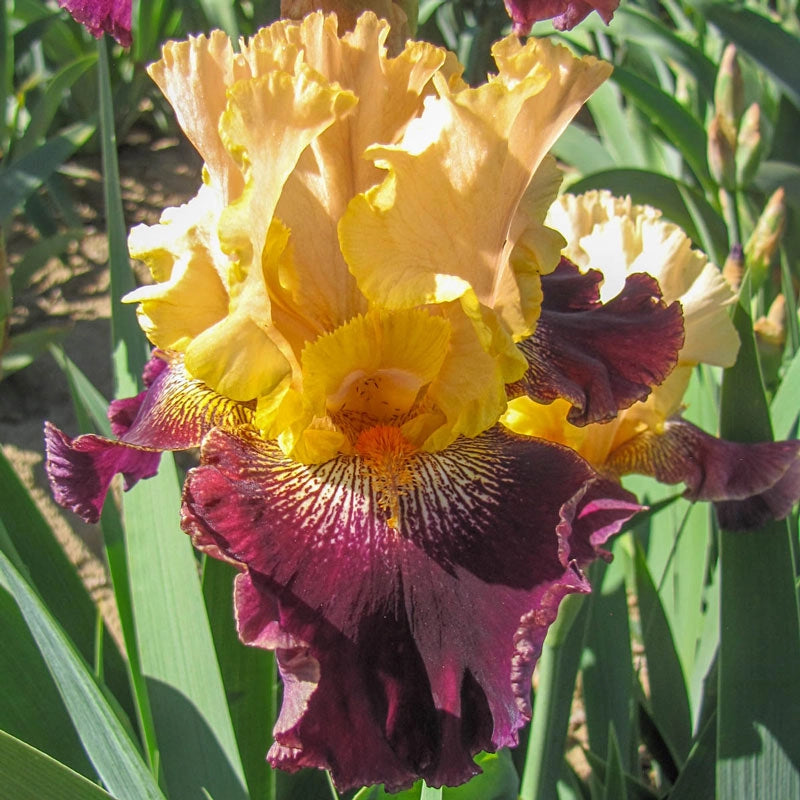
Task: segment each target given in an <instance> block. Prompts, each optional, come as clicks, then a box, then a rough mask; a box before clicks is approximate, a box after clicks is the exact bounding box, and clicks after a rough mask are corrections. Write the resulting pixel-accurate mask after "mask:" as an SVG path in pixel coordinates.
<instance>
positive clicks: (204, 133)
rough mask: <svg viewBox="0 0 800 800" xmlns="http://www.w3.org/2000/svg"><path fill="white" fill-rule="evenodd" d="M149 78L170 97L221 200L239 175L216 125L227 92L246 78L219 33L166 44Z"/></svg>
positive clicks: (238, 184)
mask: <svg viewBox="0 0 800 800" xmlns="http://www.w3.org/2000/svg"><path fill="white" fill-rule="evenodd" d="M148 72H149V74H150V77H151V78H152V79H153V80H154V81H155V82H156V83H157V84H158V87H159V88H160V89H161V91H162V92H163V93H164V96H165V97H166V98H167V100H169V102H170V104H171V105H172V107H173V109H174V110H175V116H176V117H177V119H178V124H179V125H180V126H181V128H183V130H184V132H185V133H186V136H187V137H188V138H189V141H190V142H191V143H192V144H193V145H194V146H195V147H196V148H197V152H198V153H200V155H201V156H202V157H203V160H204V161H205V162H206V168H207V170H208V174H209V176H210V180H211V182H212V184H213V185H214V186H215V187H216V188H217V190H218V191H219V192H220V193H221V194H222V195H223V196H224V198H225V199H229V198H232V197H236V196H237V195H238V194H239V192H240V191H241V189H242V185H243V184H242V176H241V173H240V172H239V169H238V167H237V165H236V164H235V163H234V161H233V159H232V158H231V156H230V154H229V153H228V151H227V149H226V148H225V146H224V145H223V143H222V139H221V138H220V135H219V131H218V126H219V119H220V116H221V115H222V112H223V111H224V110H225V106H226V104H227V97H226V91H227V89H228V87H229V86H231V85H232V84H233V83H234V81H235V80H238V79H239V78H242V77H245V74H244V73H243V72H242V68H241V66H240V65H239V64H238V63H237V61H236V60H235V59H234V55H233V48H232V47H231V42H230V39H228V37H227V36H226V35H225V34H224V33H223V32H222V31H213V32H212V33H211V35H210V36H197V37H195V36H190V37H189V39H188V41H185V42H167V44H165V45H164V48H163V50H162V55H161V59H160V60H159V61H156V62H155V64H152V65H151V66H150V67H149V69H148Z"/></svg>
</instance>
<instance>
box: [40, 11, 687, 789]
mask: <svg viewBox="0 0 800 800" xmlns="http://www.w3.org/2000/svg"><path fill="white" fill-rule="evenodd" d="M387 33H388V26H387V24H386V23H385V22H382V21H379V20H378V19H377V18H376V17H375V16H374V15H372V14H365V15H364V16H362V17H361V18H360V20H359V22H358V24H357V26H356V28H355V30H354V31H353V32H352V33H348V34H345V35H344V36H342V37H340V36H339V35H338V34H337V25H336V19H335V17H325V16H323V15H321V14H312V15H310V16H308V17H307V18H305V19H304V20H303V21H301V22H289V21H282V22H278V23H275V24H274V25H272V26H271V27H269V28H266V29H264V30H262V31H260V32H259V33H258V34H257V35H256V36H255V37H253V38H252V39H251V40H249V41H246V42H243V43H242V44H241V50H240V52H239V54H236V55H234V53H233V50H232V47H231V43H230V42H229V40H228V39H227V37H226V36H224V35H223V34H222V33H219V32H217V33H213V34H212V35H211V36H210V37H208V38H206V37H199V38H192V39H190V40H189V41H185V42H179V43H170V44H168V45H167V46H166V47H165V49H164V53H163V57H162V59H161V60H160V61H159V62H158V63H156V64H155V65H153V66H152V67H151V75H152V76H153V78H154V79H155V81H156V82H157V83H158V85H159V86H160V87H161V89H162V90H163V91H164V93H165V95H166V96H167V98H168V100H169V101H170V102H171V103H172V105H173V107H174V109H175V112H176V114H177V117H178V120H179V122H180V124H181V126H182V127H183V129H184V131H185V132H186V134H187V135H188V137H189V138H190V139H191V141H192V142H193V143H194V145H195V146H196V148H197V149H198V151H199V152H200V154H201V155H202V157H203V159H204V161H205V168H204V171H203V185H202V186H201V188H200V190H199V191H198V193H197V195H196V197H194V198H193V199H192V200H190V201H189V202H188V203H187V204H186V205H185V206H182V207H180V208H172V209H168V210H166V211H165V212H164V214H163V216H162V219H161V222H160V224H158V225H155V226H153V227H144V226H140V227H139V228H136V229H134V231H133V232H132V234H131V237H130V246H131V250H132V252H133V253H134V255H136V256H138V257H139V258H142V259H143V260H144V261H146V262H147V264H148V265H149V267H150V269H151V271H152V274H153V277H154V279H155V284H154V285H152V286H147V287H143V288H140V289H137V290H136V291H134V292H133V293H132V294H131V295H129V296H128V297H127V298H126V299H127V300H128V301H129V302H136V303H138V304H139V318H140V321H141V324H142V327H143V328H144V330H145V332H146V333H147V335H148V337H149V339H150V341H151V342H152V343H153V344H154V345H155V347H156V348H157V349H156V350H155V352H154V355H153V358H152V360H151V361H150V363H149V365H148V369H147V372H146V375H145V384H146V389H145V391H144V392H142V394H140V395H139V396H138V397H136V398H131V399H128V400H122V401H117V402H115V403H113V404H112V407H111V418H112V423H113V426H114V432H115V434H116V435H117V436H118V437H119V438H118V439H116V440H108V439H103V438H101V437H98V436H92V435H87V436H81V437H78V438H76V439H74V440H73V439H70V438H69V437H67V436H66V435H65V434H63V433H62V432H60V431H58V430H57V429H55V428H54V427H52V426H48V428H47V446H48V459H49V461H48V470H49V475H50V478H51V482H52V485H53V489H54V493H55V495H56V497H57V499H58V500H59V501H60V502H61V503H62V504H63V505H65V506H67V507H70V508H72V509H74V510H75V511H77V512H78V513H79V514H81V515H82V516H83V517H84V518H85V519H89V520H96V519H97V517H98V515H99V512H100V507H101V505H102V502H103V499H104V497H105V494H106V491H107V489H108V486H109V484H110V481H111V479H112V477H113V475H114V474H116V473H122V474H123V475H124V477H125V479H126V483H127V485H131V484H133V483H135V482H136V481H137V480H138V479H140V478H144V477H148V476H149V475H152V474H153V472H154V471H155V469H156V467H157V460H158V454H159V452H160V451H162V450H167V449H169V450H174V449H180V448H188V447H194V446H197V445H201V462H200V466H199V467H197V468H196V469H194V470H192V471H191V472H190V474H189V476H188V477H187V481H186V485H185V487H184V502H183V514H182V520H183V527H184V529H185V530H186V531H187V532H188V533H189V534H191V535H192V537H193V540H194V543H195V544H196V546H197V547H199V548H201V549H202V550H204V551H205V552H207V553H208V554H209V555H211V556H214V557H217V558H222V559H226V560H228V561H230V562H232V563H234V564H235V565H236V566H237V567H238V568H239V569H240V574H239V575H238V577H237V579H236V584H235V606H236V614H237V623H238V628H239V633H240V636H241V638H242V640H243V641H244V642H246V643H248V644H251V645H255V646H259V647H264V648H269V649H272V650H275V651H276V654H277V659H278V664H279V667H280V671H281V675H282V678H283V681H284V700H283V707H282V710H281V713H280V717H279V719H278V721H277V724H276V727H275V731H274V734H275V739H276V741H275V744H274V745H273V746H272V748H271V750H270V752H269V760H270V761H271V762H272V763H273V764H275V765H277V766H280V767H284V768H287V769H290V770H294V769H299V768H301V767H305V766H314V767H326V768H328V769H330V770H331V773H332V775H333V777H334V780H335V781H336V782H337V784H338V785H339V786H341V787H342V788H346V787H351V786H357V785H362V784H368V783H375V782H385V783H386V784H387V785H388V786H390V787H395V788H396V787H400V786H404V785H408V784H409V783H410V782H411V781H413V780H414V779H416V778H417V777H419V776H422V777H424V778H425V779H426V780H427V781H428V782H429V783H431V784H433V785H441V784H443V783H446V784H450V785H453V784H458V783H460V782H462V781H464V780H466V779H467V778H469V777H470V776H471V775H472V774H474V773H475V772H476V771H477V768H476V767H475V765H474V764H473V761H472V756H473V755H474V754H475V753H476V752H478V751H479V750H482V749H484V750H495V749H496V748H498V747H502V746H505V745H513V744H515V743H516V741H517V735H518V731H519V729H520V727H521V726H522V725H523V724H524V723H525V722H526V721H527V720H528V718H529V716H530V706H529V693H530V677H531V672H532V670H533V665H534V663H535V661H536V658H537V657H538V654H539V652H540V649H541V645H542V641H543V639H544V636H545V633H546V631H547V628H548V626H549V625H550V623H551V622H552V621H553V619H554V618H555V616H556V612H557V609H558V605H559V602H560V601H561V599H562V598H563V597H564V596H565V595H566V594H567V593H570V592H585V591H588V589H589V587H588V584H587V582H586V580H585V578H584V576H583V574H582V572H581V566H582V565H584V564H585V563H586V562H588V561H590V560H591V559H593V558H594V557H595V555H596V553H597V551H598V548H599V547H600V546H601V545H602V544H603V542H604V541H605V540H606V539H607V538H608V537H609V536H610V535H611V534H613V533H614V532H616V531H618V530H619V528H620V527H621V525H622V524H623V523H624V522H625V520H627V519H628V518H629V517H630V516H631V514H633V513H634V512H635V511H636V510H637V509H638V505H637V504H636V502H635V498H633V497H632V496H631V495H630V494H629V493H627V492H626V491H624V490H623V489H621V488H620V487H619V485H618V484H617V483H616V482H615V481H610V480H607V479H605V478H604V477H602V476H601V475H599V474H598V473H597V472H596V471H595V470H594V469H593V468H592V467H591V466H590V465H589V464H588V463H587V462H586V461H585V460H584V459H583V458H581V457H580V456H579V455H578V454H577V453H576V452H575V451H574V450H572V449H570V448H567V447H564V446H562V445H559V444H552V443H549V442H546V441H542V440H538V439H533V438H530V437H523V436H519V435H517V434H513V433H511V432H509V431H508V430H507V429H506V428H504V427H503V426H501V425H500V424H499V423H498V420H499V418H500V416H501V414H502V413H503V412H504V411H505V409H506V403H507V392H508V391H509V387H511V388H513V390H514V392H516V393H519V392H520V391H527V390H526V389H524V388H520V387H521V386H523V384H524V386H527V387H529V389H530V391H532V392H533V393H534V394H535V395H536V396H537V397H538V396H543V395H553V396H561V395H563V394H564V393H566V394H567V396H569V397H570V399H571V401H572V402H573V405H574V406H575V408H576V414H577V415H578V416H579V417H580V419H581V421H583V422H586V423H590V422H592V421H594V420H596V419H606V418H609V417H612V416H613V415H614V414H615V413H616V412H617V409H618V408H620V407H624V406H626V405H629V404H630V403H632V402H634V401H636V400H641V399H644V398H645V397H646V396H647V395H648V393H649V391H650V387H651V386H652V385H654V384H656V383H658V382H660V381H661V380H662V379H663V378H664V377H666V375H667V374H668V373H669V371H670V370H671V369H672V367H673V366H674V364H675V362H676V358H677V352H678V349H679V347H680V345H681V343H682V341H683V324H682V318H681V313H680V308H679V306H678V304H676V303H672V304H667V303H665V302H663V300H662V299H661V296H660V292H659V290H658V287H657V284H656V282H655V281H654V280H653V279H652V278H649V277H647V276H642V275H639V276H634V277H633V278H632V279H630V280H628V281H627V282H626V283H625V285H624V286H623V288H622V291H621V292H620V295H619V297H618V299H617V300H616V301H614V302H612V303H611V304H609V305H608V306H603V305H602V304H601V303H599V302H598V301H597V298H596V297H590V296H589V295H590V294H591V293H588V294H587V292H586V290H585V289H586V287H585V278H584V277H583V276H581V275H580V273H578V271H577V270H575V269H574V268H569V267H567V268H566V270H565V268H564V267H559V266H558V265H559V261H560V251H561V248H562V247H563V245H564V241H563V239H562V237H561V236H560V235H559V234H557V233H556V232H554V231H553V230H551V229H549V228H547V227H545V225H544V224H543V223H544V217H545V214H546V211H547V208H548V206H549V205H550V204H551V202H552V200H553V199H554V196H555V192H556V190H557V187H558V183H559V175H558V172H557V170H556V169H555V166H554V163H553V161H552V159H550V158H549V157H547V155H546V154H547V151H548V149H549V148H550V146H551V145H552V144H553V142H554V141H555V140H556V138H557V137H558V136H559V134H560V133H561V131H562V130H563V128H564V127H565V126H566V124H567V123H568V122H569V120H570V119H571V118H572V116H573V115H574V114H575V113H576V112H577V110H578V109H579V107H580V105H581V104H582V103H583V102H584V100H585V99H586V97H588V95H589V94H590V93H591V92H592V91H593V90H594V89H595V88H596V87H597V86H598V85H599V83H601V82H602V81H603V80H604V79H605V77H606V76H607V75H608V72H609V70H610V68H609V67H608V66H607V65H605V64H603V63H600V62H598V61H596V60H595V59H593V58H590V57H586V58H582V59H577V58H575V57H573V56H572V55H571V54H570V53H569V52H568V51H567V50H566V49H564V48H562V47H559V46H557V45H554V44H551V43H548V42H536V41H530V42H528V43H527V44H526V45H525V46H524V47H523V46H522V45H521V44H520V43H519V41H518V40H517V39H516V38H514V37H509V38H507V39H504V40H503V41H501V42H499V43H498V44H497V45H495V47H494V57H495V60H496V62H497V68H498V73H497V75H496V76H493V77H491V78H490V79H489V81H488V82H487V83H486V84H484V85H482V86H479V87H477V88H469V87H467V86H466V85H465V84H464V83H463V81H462V80H461V79H460V77H459V74H460V70H461V68H460V66H459V65H458V64H457V62H456V61H455V59H454V57H453V56H452V55H451V54H449V53H447V52H446V51H444V50H442V49H439V48H437V47H433V46H432V45H429V44H426V43H422V42H410V43H408V44H407V46H406V48H405V49H404V50H403V52H401V53H400V54H399V55H398V56H397V57H395V58H387V56H386V53H385V51H384V48H383V43H384V41H385V39H386V36H387ZM557 267H558V268H557ZM551 292H553V293H554V294H555V295H557V296H558V297H560V298H561V299H562V300H563V302H564V304H565V313H564V314H562V315H560V317H558V318H553V319H551V320H550V322H549V323H548V324H547V325H546V326H539V325H538V324H537V323H538V321H539V319H540V313H541V316H542V319H544V318H545V312H544V311H542V297H543V296H544V297H545V298H547V297H548V296H549V294H550V293H551ZM545 306H546V303H545ZM551 316H552V315H551ZM580 331H582V332H583V333H582V335H583V337H584V338H587V337H588V338H590V339H591V341H592V343H593V344H592V351H591V353H590V354H585V353H584V352H583V351H582V350H580V348H578V350H577V351H576V352H575V353H574V354H573V355H574V358H573V359H572V361H571V362H569V361H563V363H560V364H559V365H557V366H556V367H555V368H553V369H549V368H545V369H541V368H538V367H536V366H535V365H534V364H533V360H532V358H531V356H532V355H535V354H536V353H549V352H553V353H556V352H560V348H561V346H562V342H566V343H567V344H568V345H569V343H571V342H574V340H575V337H576V336H578V335H580ZM632 331H635V332H636V335H635V337H634V338H633V341H632V342H630V343H626V345H625V347H624V348H621V347H620V341H621V339H631V333H632ZM570 346H571V345H570ZM598 364H599V365H601V371H602V372H603V377H602V378H597V377H596V376H594V375H592V374H591V370H592V369H593V368H594V367H595V366H596V365H598ZM587 376H590V379H587ZM576 387H577V388H576Z"/></svg>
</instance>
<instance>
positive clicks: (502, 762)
mask: <svg viewBox="0 0 800 800" xmlns="http://www.w3.org/2000/svg"><path fill="white" fill-rule="evenodd" d="M475 763H476V764H477V765H478V766H479V767H480V768H481V769H482V770H483V773H482V774H481V775H476V776H475V777H474V778H472V780H470V781H468V782H467V783H465V784H463V786H453V787H451V786H445V787H444V789H442V800H517V797H518V796H519V776H518V775H517V771H516V769H515V768H514V762H513V761H512V760H511V753H510V751H509V750H508V749H507V748H503V749H502V750H499V751H498V752H497V753H479V754H478V756H477V757H476V758H475ZM423 798H424V795H423Z"/></svg>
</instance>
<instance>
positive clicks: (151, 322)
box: [123, 186, 228, 352]
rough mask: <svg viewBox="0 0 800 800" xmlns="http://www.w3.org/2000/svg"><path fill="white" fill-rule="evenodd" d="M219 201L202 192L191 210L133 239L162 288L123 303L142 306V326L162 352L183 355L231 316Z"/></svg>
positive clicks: (145, 289)
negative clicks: (219, 233)
mask: <svg viewBox="0 0 800 800" xmlns="http://www.w3.org/2000/svg"><path fill="white" fill-rule="evenodd" d="M219 211H220V209H219V208H218V202H217V195H216V193H215V192H214V190H213V189H212V188H211V187H209V186H203V187H201V189H200V191H199V192H198V193H197V196H196V197H194V198H193V199H192V200H190V201H189V202H188V203H187V204H186V205H183V206H180V207H179V208H170V209H167V210H166V211H165V212H164V213H163V214H162V215H161V222H160V223H159V224H158V225H152V226H149V225H138V226H137V227H135V228H134V229H133V230H132V231H131V234H130V236H129V238H128V246H129V248H130V253H131V255H132V256H133V257H134V258H140V259H142V260H143V261H144V262H145V263H146V264H147V266H148V267H149V269H150V273H151V274H152V276H153V278H154V279H155V280H156V281H158V283H156V284H154V285H151V286H142V287H140V288H139V289H136V290H135V291H133V292H130V293H129V294H128V295H126V296H125V297H124V298H123V302H125V303H139V304H140V305H139V308H138V310H137V313H138V316H139V324H140V325H141V326H142V329H143V330H144V332H145V333H146V334H147V337H148V338H149V339H150V341H151V342H152V343H153V344H154V345H155V346H156V347H160V348H161V349H162V350H172V351H179V352H180V351H184V350H185V349H186V347H187V346H188V345H189V343H190V342H191V340H192V339H193V338H194V337H195V336H199V335H200V334H201V333H202V332H203V331H205V330H206V329H207V328H210V327H211V326H212V325H214V324H216V323H217V322H219V321H220V320H221V319H223V318H224V317H225V315H226V314H227V312H228V292H227V290H226V288H225V283H224V280H225V274H226V271H227V266H228V264H227V262H228V258H227V256H225V254H224V253H223V252H222V251H221V250H220V248H219V241H218V240H217V235H216V226H217V223H218V221H219Z"/></svg>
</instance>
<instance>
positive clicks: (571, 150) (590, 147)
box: [551, 122, 614, 174]
mask: <svg viewBox="0 0 800 800" xmlns="http://www.w3.org/2000/svg"><path fill="white" fill-rule="evenodd" d="M551 152H552V154H553V155H554V156H555V157H556V158H557V159H558V160H559V161H564V162H566V163H567V164H569V165H571V166H573V167H575V169H577V170H579V171H580V172H582V173H584V174H585V173H587V172H597V171H599V170H602V169H610V168H611V167H613V166H614V159H613V158H611V156H610V154H609V153H608V151H607V150H606V149H605V147H603V145H602V144H601V142H600V140H599V139H598V138H597V136H595V135H594V134H592V133H589V131H588V130H587V129H586V128H584V127H583V126H582V125H579V124H578V123H576V122H573V123H572V124H571V125H569V126H568V127H567V128H566V129H565V130H564V133H562V134H561V136H560V137H559V139H558V141H557V142H556V143H555V144H554V145H553V149H552V151H551Z"/></svg>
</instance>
